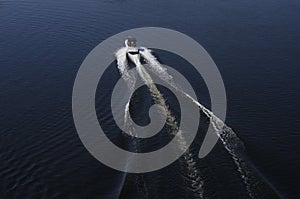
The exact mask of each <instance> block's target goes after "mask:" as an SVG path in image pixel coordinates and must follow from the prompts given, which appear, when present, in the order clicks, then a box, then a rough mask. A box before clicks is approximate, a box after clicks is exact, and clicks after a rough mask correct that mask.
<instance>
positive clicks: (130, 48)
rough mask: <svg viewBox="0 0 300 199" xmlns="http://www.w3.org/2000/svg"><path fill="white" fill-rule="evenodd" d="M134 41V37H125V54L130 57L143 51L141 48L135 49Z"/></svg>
mask: <svg viewBox="0 0 300 199" xmlns="http://www.w3.org/2000/svg"><path fill="white" fill-rule="evenodd" d="M136 43H137V42H136V39H135V38H134V37H127V39H126V40H125V46H126V47H127V48H128V51H127V53H129V54H131V55H135V54H140V51H144V49H143V48H137V47H136Z"/></svg>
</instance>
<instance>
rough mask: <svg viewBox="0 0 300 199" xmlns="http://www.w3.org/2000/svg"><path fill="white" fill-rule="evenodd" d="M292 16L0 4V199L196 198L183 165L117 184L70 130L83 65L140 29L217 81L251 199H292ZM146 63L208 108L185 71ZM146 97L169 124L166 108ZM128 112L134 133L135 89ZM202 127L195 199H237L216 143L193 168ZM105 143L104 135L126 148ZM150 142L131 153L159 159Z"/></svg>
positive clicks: (284, 4) (176, 60)
mask: <svg viewBox="0 0 300 199" xmlns="http://www.w3.org/2000/svg"><path fill="white" fill-rule="evenodd" d="M299 8H300V3H299V2H298V1H295V0H291V1H283V0H279V1H276V2H273V1H270V0H266V1H263V2H261V1H249V2H244V1H235V0H230V1H220V0H212V1H189V2H183V1H177V0H175V1H151V2H150V1H137V0H133V1H114V0H106V1H101V2H98V1H94V0H87V1H82V0H72V1H64V0H61V1H57V0H55V1H49V0H44V1H38V0H28V1H24V0H23V1H20V0H14V1H13V0H9V1H0V19H1V22H0V88H1V91H2V92H1V98H0V100H1V101H0V108H1V109H0V110H1V112H0V125H1V133H0V162H1V164H0V179H1V180H0V198H5V199H6V198H109V199H110V198H118V197H120V198H196V196H195V193H194V190H193V186H192V185H191V178H189V175H187V171H186V170H185V169H184V165H182V164H181V163H180V162H184V161H181V160H178V161H176V162H175V163H173V164H171V165H170V166H168V167H166V168H164V169H162V170H159V171H156V172H151V173H146V174H139V175H137V174H124V173H122V172H118V171H115V170H112V169H109V168H108V167H106V166H104V165H102V164H101V163H99V162H98V161H97V160H95V159H94V158H93V157H92V156H91V155H90V154H89V153H88V152H87V150H86V149H85V148H84V146H83V145H82V143H81V141H80V139H79V138H78V136H77V133H76V129H75V127H74V123H73V118H72V110H71V95H72V88H73V83H74V79H75V76H76V73H77V70H78V68H79V66H80V64H81V63H82V61H83V59H84V58H85V56H86V55H87V54H88V53H89V52H90V51H91V50H92V49H93V48H94V47H95V46H96V45H97V44H98V43H100V42H101V41H103V40H104V39H106V38H107V37H109V36H111V35H113V34H116V33H118V32H120V31H123V30H127V29H130V28H135V27H143V26H160V27H166V28H171V29H175V30H178V31H181V32H183V33H185V34H187V35H189V36H191V37H192V38H194V39H195V40H197V41H198V42H199V43H201V44H202V45H203V46H204V47H205V48H206V50H207V51H208V52H209V53H210V54H211V56H212V58H213V59H214V60H215V62H216V64H217V65H218V67H219V70H220V72H221V74H222V76H223V79H224V83H225V87H226V91H227V97H228V118H227V121H226V123H227V124H228V125H229V126H231V127H232V128H233V129H234V130H235V131H236V132H237V134H238V136H239V137H240V138H241V139H242V140H243V142H244V143H245V147H246V151H245V157H246V159H247V164H249V165H250V167H251V168H252V169H254V171H255V173H256V175H257V177H258V179H259V182H258V186H257V187H259V188H258V189H257V190H256V191H257V193H258V194H259V198H271V199H273V198H279V197H282V198H295V199H296V198H299V196H300V193H299V189H298V188H297V185H298V184H299V183H298V179H299V177H300V176H299V162H300V160H299V158H298V154H299V152H300V149H299V146H297V145H298V143H299V133H298V132H299V129H300V122H299V121H298V120H299V119H298V118H299V117H297V115H298V114H297V113H298V112H297V111H298V110H299V107H300V94H299V92H298V91H299V89H300V82H299V78H298V77H299V75H298V74H299V72H300V71H299V61H300V60H299V55H298V52H299V51H300V47H299V44H300V42H299V34H300V27H299V19H300V16H299V12H298V10H299ZM155 54H156V56H157V57H158V58H159V60H160V61H161V62H162V63H165V64H168V65H170V66H172V67H174V68H175V69H177V70H179V71H180V72H181V73H182V74H183V75H185V76H186V77H189V80H190V82H191V84H192V86H193V87H194V88H195V89H196V90H197V91H198V93H197V94H198V95H199V96H198V98H199V99H201V103H203V104H204V105H205V106H207V107H209V106H210V99H209V94H208V91H207V88H206V86H205V83H204V81H203V80H202V78H201V77H200V76H198V75H196V74H195V73H194V71H193V69H192V67H191V66H190V65H189V64H188V63H187V62H186V61H185V60H183V59H181V58H180V57H177V56H175V55H173V54H170V53H167V52H164V51H159V50H155ZM105 74H106V75H105V76H104V77H103V78H102V79H101V81H100V82H99V88H98V91H97V96H96V99H97V105H96V109H97V110H98V112H97V113H98V118H99V121H100V122H102V123H103V125H105V126H107V127H109V128H111V129H113V126H114V123H113V121H112V120H111V117H110V116H111V113H110V110H108V109H107V107H108V106H107V104H109V103H110V99H108V98H107V96H109V95H110V94H111V91H112V90H111V89H112V86H113V85H114V82H116V81H117V80H118V79H119V78H120V75H119V72H118V70H117V67H116V63H112V64H111V65H110V66H109V68H108V70H107V71H106V72H105ZM101 85H104V86H102V87H101ZM158 88H159V89H160V91H161V92H162V93H163V94H164V97H166V98H168V100H167V101H168V103H169V106H170V109H171V110H173V112H174V114H175V115H176V110H178V103H177V102H176V100H175V99H174V96H173V95H172V94H171V93H170V92H169V91H168V90H166V89H164V88H163V87H161V88H160V87H158ZM133 100H134V102H135V105H134V108H133V110H132V117H133V118H135V119H136V120H137V121H138V122H139V123H140V124H146V123H147V122H149V121H148V117H146V115H147V111H148V109H147V108H148V107H149V106H150V105H151V104H152V103H153V102H152V101H151V96H150V94H149V93H148V92H147V89H146V88H141V89H140V90H138V91H137V92H136V94H135V95H134V99H133ZM100 110H101V111H100ZM177 114H178V113H177ZM202 118H203V119H202V120H201V128H200V129H199V132H198V136H197V138H196V141H195V142H194V143H193V144H192V147H191V150H190V151H191V153H192V154H193V156H195V157H194V159H196V160H197V162H196V167H197V168H198V170H199V171H200V174H199V175H200V176H201V179H203V181H204V187H203V188H204V196H205V198H248V195H247V190H246V188H245V185H244V184H243V181H242V180H241V177H240V176H239V172H237V170H236V167H235V164H234V162H233V161H232V159H231V157H230V155H229V154H228V153H227V151H226V150H225V149H224V147H223V146H222V144H221V143H218V145H217V146H216V147H215V148H214V150H213V151H212V152H211V153H210V155H209V156H207V157H206V158H205V159H203V160H198V159H197V157H196V156H197V154H198V151H199V148H200V145H201V140H202V139H203V136H204V133H205V131H206V130H207V126H208V121H207V120H206V119H205V117H204V116H203V117H202ZM117 133H118V132H116V131H112V132H107V135H108V136H109V137H110V138H111V139H113V140H114V141H115V142H116V143H118V144H119V145H126V144H128V143H127V142H126V140H128V138H126V137H125V138H124V135H119V134H117ZM160 138H161V139H159V141H158V140H156V141H155V140H153V142H151V143H150V144H149V143H148V144H143V149H144V150H149V148H150V149H152V148H155V147H157V148H159V146H162V145H164V144H165V143H166V142H167V141H168V139H169V138H167V137H160ZM129 144H130V142H129ZM183 158H184V157H183Z"/></svg>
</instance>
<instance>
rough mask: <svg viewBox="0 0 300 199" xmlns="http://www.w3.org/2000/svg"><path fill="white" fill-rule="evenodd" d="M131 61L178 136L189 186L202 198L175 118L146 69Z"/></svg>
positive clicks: (194, 165)
mask: <svg viewBox="0 0 300 199" xmlns="http://www.w3.org/2000/svg"><path fill="white" fill-rule="evenodd" d="M134 58H135V59H134V60H133V61H134V62H135V64H136V67H137V71H138V73H139V75H140V76H141V78H142V80H143V81H144V83H145V84H146V85H147V86H148V88H149V90H150V93H151V95H152V97H153V99H154V101H155V103H156V104H158V105H161V106H162V107H163V108H164V111H163V114H165V116H166V118H167V124H168V125H170V127H171V129H172V134H173V135H177V136H178V140H177V141H178V144H179V149H180V150H182V151H185V153H184V155H183V157H184V160H185V161H184V164H186V168H187V169H188V171H189V173H188V177H189V179H188V180H190V184H189V185H190V186H191V189H192V190H193V191H194V194H195V198H203V184H204V182H203V180H202V179H201V177H200V174H199V171H198V170H197V168H196V162H195V161H194V159H193V157H192V154H191V153H190V152H189V149H188V147H187V143H186V141H185V139H184V137H183V136H182V133H183V132H182V131H181V130H180V129H179V128H178V125H177V122H176V119H175V117H173V116H172V114H171V112H170V111H169V109H168V106H167V105H166V102H165V99H164V98H163V97H162V95H161V93H160V92H159V90H158V89H157V87H156V85H155V83H154V82H153V80H152V78H151V76H150V75H149V74H148V72H147V71H146V69H145V68H144V67H143V65H142V64H141V63H140V61H139V58H138V57H134Z"/></svg>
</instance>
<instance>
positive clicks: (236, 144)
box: [141, 48, 256, 198]
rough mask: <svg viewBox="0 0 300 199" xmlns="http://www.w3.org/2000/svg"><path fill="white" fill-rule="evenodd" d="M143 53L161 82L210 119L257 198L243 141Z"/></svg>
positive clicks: (145, 51)
mask: <svg viewBox="0 0 300 199" xmlns="http://www.w3.org/2000/svg"><path fill="white" fill-rule="evenodd" d="M143 49H144V50H143V51H141V54H142V56H143V57H144V58H145V60H146V62H147V63H148V66H149V69H150V70H151V71H152V72H153V73H154V74H156V75H157V76H158V77H159V78H160V79H161V80H163V81H165V82H166V83H168V84H169V85H170V86H171V87H172V88H174V89H175V90H176V91H177V92H179V93H180V94H181V95H183V96H184V97H186V98H188V99H189V100H191V101H192V102H193V103H194V104H195V105H196V106H197V107H199V109H200V110H201V111H202V112H203V113H204V114H205V115H206V116H207V117H208V118H210V122H211V124H212V126H213V128H214V130H215V132H216V134H217V135H218V137H219V138H220V140H221V141H222V143H223V145H224V147H225V148H226V150H227V151H228V152H229V154H230V155H231V156H232V159H233V161H234V163H235V164H236V166H237V169H238V172H239V173H240V176H241V178H242V180H243V182H244V184H245V186H246V189H247V192H248V195H249V196H250V198H255V197H256V196H255V193H254V192H253V191H252V189H253V187H254V183H253V182H251V178H253V175H252V174H251V172H250V169H248V167H247V166H246V164H245V161H244V160H243V159H242V158H241V155H240V149H241V148H244V146H243V143H242V141H241V140H240V139H239V138H238V137H237V135H236V134H235V132H234V131H233V130H232V129H231V128H230V127H228V126H227V125H226V124H225V123H224V122H223V121H222V120H221V119H219V118H218V117H217V116H215V115H214V114H213V112H211V111H210V110H209V109H207V108H206V107H204V106H203V105H202V104H200V103H199V102H198V101H197V100H195V99H194V98H192V97H191V96H190V95H189V94H187V93H185V92H184V91H182V90H181V89H180V88H179V87H178V86H177V85H176V84H175V82H174V80H173V77H172V76H171V75H170V74H168V72H167V69H166V68H165V67H163V66H162V65H161V64H160V63H159V62H158V61H157V59H156V58H155V57H154V56H153V55H152V54H151V51H150V50H149V49H147V48H143Z"/></svg>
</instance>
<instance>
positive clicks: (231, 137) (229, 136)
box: [115, 47, 258, 198]
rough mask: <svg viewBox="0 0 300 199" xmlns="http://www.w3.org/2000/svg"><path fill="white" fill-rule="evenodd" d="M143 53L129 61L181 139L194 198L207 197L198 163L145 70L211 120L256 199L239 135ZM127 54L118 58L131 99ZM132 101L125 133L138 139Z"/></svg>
mask: <svg viewBox="0 0 300 199" xmlns="http://www.w3.org/2000/svg"><path fill="white" fill-rule="evenodd" d="M141 49H142V50H139V51H138V54H139V55H138V56H130V55H129V56H130V60H131V61H132V62H133V63H134V64H135V66H136V71H137V74H138V75H139V77H140V78H141V79H142V81H143V82H144V84H145V85H146V86H147V87H148V89H149V92H150V93H151V96H152V98H153V100H154V102H155V104H157V105H160V106H161V107H162V108H163V111H162V112H161V113H160V114H163V115H164V117H165V118H166V121H167V124H168V125H169V126H170V127H171V134H173V135H175V134H177V135H179V136H177V137H178V138H177V142H178V147H179V150H183V151H185V153H184V155H183V158H180V164H181V166H182V167H184V170H186V172H187V176H188V179H189V180H188V186H189V189H192V191H193V193H194V195H195V197H194V198H203V197H204V196H203V194H204V190H203V187H204V179H203V178H202V177H201V175H200V171H199V169H198V168H197V167H196V161H195V160H194V158H193V155H192V153H191V152H190V150H189V149H188V147H187V144H186V141H185V139H184V137H183V136H182V133H183V132H182V131H181V130H180V129H179V128H178V124H177V122H176V118H175V117H174V116H173V115H172V114H171V112H170V110H169V108H168V106H167V104H166V101H165V99H164V98H163V96H162V94H161V93H160V91H159V90H158V89H157V87H156V85H155V83H154V81H153V80H152V78H151V76H150V74H149V73H148V72H147V70H146V68H147V69H149V70H150V71H152V73H153V74H155V75H157V76H158V77H159V78H160V79H161V80H162V81H164V82H165V83H167V84H168V85H169V86H171V87H172V88H173V89H174V90H175V91H176V92H178V93H179V94H180V95H181V96H183V97H184V98H186V99H188V100H189V101H190V102H191V103H193V104H194V105H195V107H197V108H199V109H200V111H201V112H203V113H204V114H205V115H206V116H207V117H208V118H209V120H210V123H211V125H212V126H213V128H214V132H215V133H216V134H217V135H218V137H219V139H220V140H221V142H222V144H223V146H224V148H225V149H226V150H227V151H228V153H229V154H230V156H231V157H232V160H233V162H234V164H235V165H236V168H237V172H238V173H239V176H240V178H241V180H242V181H243V183H244V185H245V189H246V191H247V194H248V196H249V198H257V192H258V191H256V189H257V186H258V183H257V180H256V177H255V175H254V174H253V172H252V171H251V169H250V168H249V167H248V166H247V164H246V161H245V160H244V158H243V151H244V144H243V142H242V141H241V140H240V139H239V138H238V136H237V135H236V133H235V132H234V131H233V130H232V129H231V128H230V127H228V126H227V125H226V124H225V123H224V122H223V121H222V120H221V119H219V118H218V117H217V116H216V115H214V113H213V112H211V111H210V110H209V109H207V108H206V107H204V106H203V105H202V104H201V103H200V102H198V101H197V100H196V99H194V98H193V97H191V96H190V95H189V94H187V93H186V92H184V91H183V90H182V89H181V88H180V87H179V85H176V83H175V81H174V79H173V77H172V76H171V75H170V74H169V73H168V72H167V68H166V67H165V66H164V65H162V64H160V63H159V61H158V60H157V59H156V58H155V57H154V56H153V55H152V53H151V50H149V49H147V48H144V47H142V48H141ZM127 52H128V47H124V48H121V49H119V50H118V51H117V53H116V54H115V55H116V58H117V64H118V69H119V72H120V74H121V76H122V78H123V79H124V80H125V82H126V83H127V86H128V88H129V92H130V93H129V96H131V95H132V94H133V92H134V88H135V83H136V75H137V74H134V73H133V72H132V70H129V66H128V61H127ZM140 56H142V57H143V58H144V59H145V61H146V65H147V67H146V68H145V67H144V66H143V65H142V64H141V62H140ZM129 102H130V99H129V101H128V102H127V104H126V108H125V115H124V129H126V130H127V131H128V132H129V134H130V135H133V136H134V135H136V132H135V130H134V127H133V125H132V124H133V121H132V119H131V118H130V113H129Z"/></svg>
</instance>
